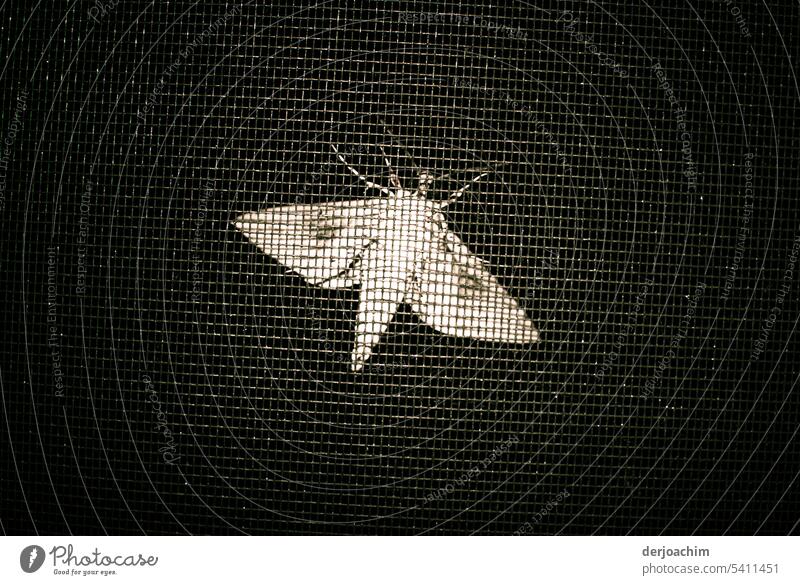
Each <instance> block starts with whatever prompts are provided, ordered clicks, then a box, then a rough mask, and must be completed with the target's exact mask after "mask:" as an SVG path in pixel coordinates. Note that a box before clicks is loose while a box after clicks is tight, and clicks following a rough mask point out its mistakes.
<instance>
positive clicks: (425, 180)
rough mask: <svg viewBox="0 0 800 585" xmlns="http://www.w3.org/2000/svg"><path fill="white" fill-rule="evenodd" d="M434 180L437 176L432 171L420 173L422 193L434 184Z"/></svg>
mask: <svg viewBox="0 0 800 585" xmlns="http://www.w3.org/2000/svg"><path fill="white" fill-rule="evenodd" d="M434 179H436V176H435V175H434V174H433V173H431V172H430V171H426V170H422V171H420V172H419V190H420V191H427V190H428V188H429V187H430V186H431V185H432V184H433V181H434Z"/></svg>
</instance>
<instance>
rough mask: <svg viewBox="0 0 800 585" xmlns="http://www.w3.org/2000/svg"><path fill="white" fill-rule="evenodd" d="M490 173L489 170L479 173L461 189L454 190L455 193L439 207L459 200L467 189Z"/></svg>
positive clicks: (441, 207) (440, 207)
mask: <svg viewBox="0 0 800 585" xmlns="http://www.w3.org/2000/svg"><path fill="white" fill-rule="evenodd" d="M488 174H489V173H488V172H486V173H481V174H480V175H478V176H477V177H475V178H474V179H472V180H471V181H470V182H469V183H467V184H466V185H464V186H463V187H461V189H459V190H458V191H453V193H452V194H451V195H450V197H448V198H447V200H446V201H444V202H442V203H441V204H439V209H444V208H445V207H447V206H448V205H450V204H451V203H453V202H455V201H457V200H458V198H459V197H461V196H462V195H463V194H464V191H466V190H467V189H469V188H470V187H472V186H473V185H474V184H475V183H477V182H478V181H480V180H481V179H482V178H483V177H485V176H486V175H488Z"/></svg>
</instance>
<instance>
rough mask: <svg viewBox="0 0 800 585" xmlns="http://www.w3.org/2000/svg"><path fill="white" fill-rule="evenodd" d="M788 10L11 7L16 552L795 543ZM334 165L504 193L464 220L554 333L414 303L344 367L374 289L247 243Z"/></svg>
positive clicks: (6, 126) (458, 223) (10, 457)
mask: <svg viewBox="0 0 800 585" xmlns="http://www.w3.org/2000/svg"><path fill="white" fill-rule="evenodd" d="M565 11H566V13H565ZM799 12H800V11H799V10H798V6H797V4H796V3H794V2H789V1H788V0H787V1H782V2H768V3H764V4H762V3H755V2H754V3H744V2H742V3H741V4H740V5H738V6H737V5H736V4H734V3H731V4H726V3H725V2H702V3H699V5H697V3H688V2H687V3H685V4H682V3H678V5H675V6H671V7H668V8H665V7H661V6H657V7H653V6H649V5H648V4H647V3H644V2H619V3H613V2H606V3H603V4H602V6H601V5H597V4H594V3H591V2H562V3H553V4H552V5H547V6H540V7H532V6H529V5H528V4H526V3H522V2H510V3H508V5H507V6H502V5H501V6H497V5H495V4H490V3H481V2H464V3H443V2H442V3H438V2H437V3H399V2H359V3H355V2H338V1H331V2H321V3H319V4H315V5H314V4H310V3H299V2H270V3H264V2H245V3H243V4H227V3H222V2H195V3H191V2H170V3H161V2H155V3H146V2H142V3H137V2H119V3H117V4H114V3H113V2H106V3H105V5H102V9H101V8H100V6H99V5H98V4H95V3H92V2H82V1H81V2H75V3H72V4H71V5H70V7H68V8H66V7H58V8H57V7H55V6H54V5H52V4H50V3H42V4H37V5H36V6H33V3H10V2H7V3H3V4H2V5H0V22H2V24H1V25H0V79H1V80H2V84H3V92H2V93H0V122H1V123H0V132H2V138H0V139H2V140H3V143H2V145H0V146H2V147H3V148H4V149H5V150H4V151H2V152H0V154H3V152H5V153H6V155H4V156H5V160H6V161H7V163H6V166H7V168H5V169H2V168H0V171H2V172H3V173H4V176H5V185H4V191H3V199H2V215H1V216H0V218H1V219H0V221H2V232H3V236H4V237H3V238H2V244H1V245H2V247H3V248H2V249H3V254H2V256H0V263H2V264H1V265H2V274H3V278H4V289H5V291H6V292H5V294H4V298H5V302H4V304H3V319H4V323H3V340H2V345H1V346H0V352H2V353H1V354H0V355H2V358H3V359H2V363H0V368H1V369H0V391H1V392H0V396H1V397H2V400H1V401H0V427H1V428H0V445H2V449H3V451H2V461H3V468H2V474H1V475H0V529H1V530H2V531H3V532H4V533H6V534H32V533H38V534H63V533H72V534H102V533H109V534H140V533H146V534H176V533H177V534H184V533H213V534H235V533H249V534H274V533H289V534H295V533H296V534H418V533H426V534H444V533H450V534H469V533H482V534H489V533H491V534H513V533H515V532H517V533H520V532H522V533H526V534H554V533H562V534H587V533H607V534H626V533H636V534H662V533H667V534H672V533H702V534H721V533H726V534H727V533H732V534H785V533H790V532H796V531H797V521H798V513H797V510H798V488H797V475H798V467H797V463H796V459H795V457H796V455H797V452H798V447H799V446H800V445H799V444H798V439H797V430H798V415H799V414H800V398H799V394H798V391H797V389H796V383H797V378H798V365H797V360H796V353H797V349H798V344H797V334H796V327H797V320H798V304H797V298H798V287H800V283H798V278H797V274H798V272H800V265H797V266H794V268H793V269H792V266H793V261H792V258H793V256H792V249H793V245H794V243H795V239H796V238H797V237H798V236H800V229H799V226H798V212H797V203H796V201H795V199H796V194H797V190H798V175H799V174H800V173H799V172H798V154H799V153H800V146H799V145H798V138H797V136H798V133H797V121H796V119H797V114H798V82H797V78H796V76H795V71H794V69H793V68H792V63H793V62H796V61H797V58H798V40H799V39H798V31H799V30H800V27H799V26H798V25H800V18H799V16H800V14H799ZM226 13H227V14H228V17H227V18H226V17H225V15H226ZM420 13H423V14H425V15H426V18H425V20H426V21H430V20H434V19H431V18H427V15H428V14H432V15H434V14H435V15H439V16H438V18H437V19H435V20H438V21H439V22H436V21H434V22H418V21H419V20H422V19H421V18H420V17H419V16H409V15H410V14H415V15H419V14H420ZM737 15H738V21H737ZM464 17H469V19H468V22H466V23H465V21H464ZM221 18H222V19H223V20H219V19H221ZM215 23H216V24H215ZM570 23H572V27H569V26H568V25H569V24H570ZM501 24H502V25H506V26H508V27H513V28H515V29H517V30H518V31H519V32H517V33H516V34H511V33H509V31H508V30H507V29H501V28H499V26H500V25H501ZM745 29H746V30H745ZM579 34H580V35H585V36H579ZM589 35H593V36H592V37H591V38H589V39H588V40H587V37H589ZM594 47H596V48H597V49H596V50H599V51H603V52H605V53H607V55H608V56H609V57H610V58H613V59H614V60H615V62H616V63H617V64H619V66H620V68H617V69H614V68H612V67H611V66H609V65H608V64H603V63H601V62H600V61H599V59H598V57H597V55H595V54H593V52H592V51H593V50H595V49H594ZM187 51H188V52H187ZM181 52H184V53H186V57H185V58H181V61H180V63H178V64H175V60H176V58H177V57H179V56H180V55H181ZM656 64H660V67H661V71H662V72H663V74H664V77H663V78H659V77H657V76H656V72H655V70H654V66H655V65H656ZM664 80H666V82H667V83H668V84H669V89H670V90H671V91H672V92H673V94H674V96H675V99H676V100H677V102H674V103H672V104H671V103H670V101H669V99H668V92H667V87H666V86H665V85H663V82H664ZM659 84H662V85H661V86H659ZM678 107H680V108H682V109H683V110H685V114H684V116H685V124H686V131H687V132H688V140H689V142H688V148H687V149H686V150H685V151H684V152H682V149H684V144H683V142H682V141H683V140H684V139H685V138H686V137H683V138H682V137H681V130H680V129H679V127H678V123H679V119H678V117H677V116H676V112H677V108H678ZM390 132H391V133H394V134H395V135H396V138H394V139H393V138H392V137H391V136H390ZM9 142H10V144H9ZM331 144H334V145H337V146H338V147H339V148H340V149H341V150H343V151H345V152H349V151H355V152H353V153H352V154H347V158H348V159H349V160H350V162H351V163H352V164H353V165H354V166H356V167H357V168H359V169H360V170H362V172H365V173H367V174H369V175H370V176H372V177H374V178H376V179H375V180H378V181H381V182H384V183H385V182H386V178H387V177H386V170H385V167H384V166H383V163H382V159H381V158H380V150H379V149H378V145H380V144H384V145H387V144H388V145H390V146H388V147H387V149H388V152H389V153H390V154H391V155H392V156H394V157H402V158H400V159H399V162H400V174H401V177H402V179H403V180H404V182H405V183H406V184H407V185H410V184H413V183H412V181H413V180H414V177H415V171H414V168H413V165H412V163H411V162H410V159H409V157H411V158H413V160H414V161H415V162H416V164H418V165H420V166H422V167H424V168H428V169H433V170H435V171H436V172H439V173H445V172H454V173H456V174H455V176H454V177H453V180H452V181H451V182H449V183H443V184H439V185H437V186H438V187H439V189H438V190H435V191H433V192H432V193H431V194H430V197H431V198H444V197H446V196H447V194H448V190H450V191H452V190H455V189H456V188H458V187H459V186H460V185H461V184H463V183H464V182H466V180H468V178H470V177H471V176H472V174H471V173H468V172H465V169H468V168H470V167H478V166H480V167H484V166H489V167H491V168H493V169H495V172H494V173H493V174H492V175H491V176H490V177H487V179H486V181H485V182H482V183H481V184H479V185H477V186H475V188H473V189H471V190H470V191H469V193H468V194H467V195H466V196H465V197H464V199H463V200H462V201H460V202H459V203H457V204H454V205H451V206H450V207H449V208H448V210H447V220H448V224H449V225H450V226H451V229H452V230H453V231H454V232H456V233H457V234H458V235H459V236H460V237H461V238H462V239H463V240H464V241H465V242H467V244H468V246H469V247H470V249H471V250H472V251H473V252H474V253H475V254H476V255H478V256H479V257H481V258H483V259H484V260H486V261H487V262H488V265H489V267H490V269H491V271H492V272H493V273H494V274H495V275H496V276H497V277H498V279H499V280H500V281H501V282H502V284H503V286H504V287H505V288H506V289H507V290H508V291H509V292H510V294H512V295H513V296H514V297H515V298H517V299H518V300H519V302H520V304H521V305H522V306H523V307H524V308H525V310H526V311H527V313H528V314H529V315H530V316H531V318H532V319H533V321H534V322H535V323H536V325H537V326H538V328H539V329H540V330H541V336H542V340H541V342H540V343H539V344H538V345H536V346H534V347H528V346H510V345H504V344H492V343H486V342H480V341H475V340H469V339H460V338H454V337H448V336H445V335H442V334H439V333H437V332H435V331H433V330H431V329H429V328H427V327H425V326H423V325H421V324H420V322H419V321H418V320H417V318H416V317H415V316H414V315H413V314H412V313H411V312H410V310H409V309H408V308H407V307H406V308H404V309H402V310H401V312H400V313H399V314H398V315H397V317H396V318H395V321H394V323H393V324H392V326H391V328H390V330H389V332H388V334H387V335H386V336H384V338H383V340H382V342H381V344H380V345H379V346H378V347H377V348H376V353H375V355H373V357H372V358H371V360H370V362H369V363H368V364H367V367H366V368H365V370H364V371H363V372H361V373H359V374H352V373H351V372H350V371H349V363H348V360H349V354H350V349H351V347H352V341H353V323H354V315H355V308H356V304H357V299H358V291H357V290H354V291H330V290H325V289H321V288H317V287H313V286H310V285H307V284H306V283H305V282H304V281H303V279H302V278H300V277H299V276H297V275H295V274H287V271H286V269H285V268H284V267H282V266H280V265H279V264H277V263H276V262H274V261H273V260H272V259H271V258H269V257H267V256H266V255H264V254H262V253H260V252H259V251H258V250H257V249H256V248H254V247H253V246H252V245H250V244H249V243H248V242H247V241H246V239H245V238H243V237H242V235H241V234H239V233H238V232H236V230H235V229H233V227H232V226H231V225H230V223H229V222H230V221H231V220H232V219H233V218H234V217H235V216H236V215H238V214H240V213H243V212H246V211H255V210H258V209H261V208H263V207H271V206H274V205H280V204H286V203H295V202H301V203H315V202H322V201H335V200H348V199H354V198H358V197H364V196H365V195H364V192H363V189H362V188H360V187H359V186H358V185H357V184H356V182H355V181H354V178H353V177H352V176H350V175H349V173H348V172H347V170H346V169H345V168H344V167H343V166H342V165H340V164H337V163H336V161H335V159H334V157H333V156H332V154H331V148H330V145H331ZM391 144H393V146H391ZM398 144H401V145H402V146H403V147H404V148H399V147H398V146H397V145H398ZM687 170H694V171H696V173H697V180H696V185H694V186H693V184H692V182H691V180H690V178H689V177H687V176H686V171H687ZM456 171H460V172H456ZM749 175H752V176H751V177H750V176H749ZM748 182H749V183H751V184H752V185H751V186H752V195H753V196H752V198H748V197H747V195H748V193H746V191H745V190H746V188H748V184H747V183H748ZM89 185H91V188H89ZM370 196H375V194H374V193H372V194H370ZM750 204H752V213H751V209H750V207H748V206H749V205H750ZM737 245H738V251H737ZM795 256H796V254H795ZM84 270H85V273H84V272H83V271H84ZM84 274H85V286H84V283H83V280H82V278H83V275H84ZM726 279H727V280H728V283H729V284H728V290H727V291H726V289H725V287H726ZM731 279H732V280H731ZM731 283H732V287H731ZM784 285H785V286H788V289H787V288H783V289H782V288H781V287H782V286H784ZM637 296H638V300H637ZM774 307H775V308H777V309H778V311H776V310H775V309H774ZM771 314H773V315H774V317H775V318H774V319H773V318H772V317H770V315H771ZM759 339H761V342H763V344H762V343H761V342H759ZM670 351H672V353H670ZM159 413H161V414H160V415H159ZM159 416H160V417H161V418H160V421H159ZM165 432H168V433H169V434H170V435H169V436H165V434H164V433H165ZM165 452H166V453H168V455H167V458H168V459H171V462H169V461H167V460H165V456H164V453H165ZM791 461H795V463H791ZM470 470H473V471H472V472H470Z"/></svg>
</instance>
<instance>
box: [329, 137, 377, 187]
mask: <svg viewBox="0 0 800 585" xmlns="http://www.w3.org/2000/svg"><path fill="white" fill-rule="evenodd" d="M331 148H332V149H333V152H335V153H336V157H337V158H338V159H339V160H340V161H342V164H344V166H346V167H347V168H348V169H349V170H350V172H351V173H353V174H354V175H355V176H356V177H358V178H359V179H360V180H361V181H363V182H364V184H365V185H366V186H367V188H368V189H378V190H380V192H381V193H383V194H385V195H391V193H392V192H391V191H390V190H389V189H387V188H386V187H384V186H383V185H380V184H379V183H375V182H373V181H370V180H369V179H367V178H366V177H365V176H364V175H362V174H361V173H359V172H358V171H357V170H355V169H354V168H353V167H351V166H350V163H348V162H347V161H346V160H345V158H344V157H343V156H342V155H341V154H340V153H339V149H337V148H336V146H334V145H333V144H331Z"/></svg>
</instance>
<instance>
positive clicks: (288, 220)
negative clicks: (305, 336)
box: [232, 199, 386, 288]
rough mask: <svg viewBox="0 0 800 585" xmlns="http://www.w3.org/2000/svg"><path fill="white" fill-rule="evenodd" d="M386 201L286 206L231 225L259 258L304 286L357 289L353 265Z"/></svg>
mask: <svg viewBox="0 0 800 585" xmlns="http://www.w3.org/2000/svg"><path fill="white" fill-rule="evenodd" d="M385 209H386V199H366V200H355V201H342V202H336V203H322V204H319V205H286V206H282V207H274V208H272V209H266V210H264V211H259V212H256V213H245V214H243V215H240V216H239V217H237V218H236V219H235V220H234V221H233V222H232V223H233V225H234V226H236V228H237V229H238V230H239V231H241V232H242V233H243V234H244V235H245V236H246V237H247V239H248V240H250V241H251V242H252V243H253V244H255V245H256V246H258V247H259V248H260V249H261V250H262V251H263V252H264V253H265V254H268V255H269V256H272V257H273V258H275V259H276V260H277V261H278V262H280V263H281V264H283V265H284V266H287V267H288V268H290V269H291V270H293V271H294V272H297V273H298V274H299V275H301V276H302V277H303V278H305V279H306V280H307V281H308V282H309V283H311V284H315V285H319V286H324V287H327V288H349V287H352V286H355V285H357V284H359V274H358V272H359V271H358V268H357V264H358V260H359V258H360V257H361V255H362V254H363V253H364V249H365V248H366V247H367V246H368V245H369V244H370V242H371V241H372V239H373V238H374V237H375V234H376V233H378V229H379V228H380V225H381V222H382V221H384V220H383V218H384V217H385V214H384V210H385Z"/></svg>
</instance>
